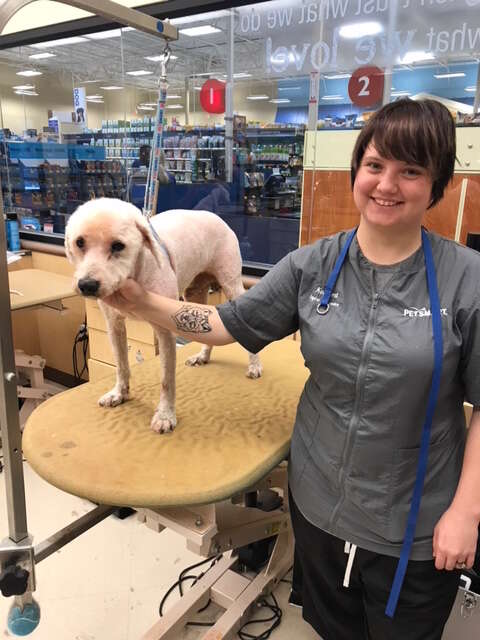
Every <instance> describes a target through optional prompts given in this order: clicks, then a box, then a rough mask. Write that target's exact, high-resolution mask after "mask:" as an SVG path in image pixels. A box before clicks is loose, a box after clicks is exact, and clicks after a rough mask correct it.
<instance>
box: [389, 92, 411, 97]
mask: <svg viewBox="0 0 480 640" xmlns="http://www.w3.org/2000/svg"><path fill="white" fill-rule="evenodd" d="M390 95H391V96H394V97H396V98H398V97H399V96H411V95H412V94H411V92H410V91H392V92H391V93H390Z"/></svg>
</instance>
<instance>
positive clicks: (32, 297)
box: [8, 269, 77, 311]
mask: <svg viewBox="0 0 480 640" xmlns="http://www.w3.org/2000/svg"><path fill="white" fill-rule="evenodd" d="M8 283H9V288H10V307H11V309H12V310H13V311H16V310H17V309H25V308H27V307H34V306H37V305H40V304H47V303H49V302H54V301H55V300H62V299H63V298H71V297H73V296H76V295H77V293H76V292H75V291H74V289H73V278H71V277H70V276H62V275H60V274H58V273H51V272H50V271H42V269H20V270H19V271H9V273H8Z"/></svg>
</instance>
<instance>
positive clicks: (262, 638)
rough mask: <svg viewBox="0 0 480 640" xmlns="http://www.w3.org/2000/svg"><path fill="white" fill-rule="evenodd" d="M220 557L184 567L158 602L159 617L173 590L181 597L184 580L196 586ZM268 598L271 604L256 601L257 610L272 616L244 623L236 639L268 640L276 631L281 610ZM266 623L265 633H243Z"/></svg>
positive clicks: (199, 624) (196, 623) (210, 624)
mask: <svg viewBox="0 0 480 640" xmlns="http://www.w3.org/2000/svg"><path fill="white" fill-rule="evenodd" d="M222 557H223V556H222V555H218V556H212V557H210V558H207V559H206V560H202V561H201V562H197V564H193V565H191V566H189V567H186V568H185V569H184V570H183V571H182V572H181V573H180V575H179V576H178V580H177V581H176V582H175V584H173V585H172V586H171V587H170V588H169V589H168V591H167V592H166V594H165V595H164V596H163V598H162V600H161V602H160V606H159V608H158V613H159V615H160V617H163V608H164V606H165V602H166V601H167V599H168V597H169V596H170V595H171V594H172V593H173V592H174V591H175V589H176V588H177V587H178V591H179V593H180V596H181V597H182V596H183V583H184V582H185V581H186V580H192V581H193V582H192V583H191V585H190V587H193V586H194V585H195V584H197V582H198V581H199V580H201V579H202V578H203V576H204V575H205V574H206V573H207V572H208V571H210V569H211V568H212V567H213V566H214V565H215V564H216V563H217V562H218V561H219V560H220V559H221V558H222ZM209 562H210V563H211V564H210V566H209V567H208V569H206V570H205V571H203V572H202V573H200V574H199V575H193V574H190V571H193V570H194V569H197V568H198V567H201V566H203V565H205V564H208V563H209ZM270 597H271V598H272V600H273V604H272V603H270V602H268V600H267V599H266V597H262V598H260V599H259V600H258V601H257V607H258V608H267V609H270V611H271V612H272V615H271V616H269V617H268V618H258V619H256V620H249V621H248V622H246V623H245V624H244V625H243V626H242V627H241V628H240V629H239V630H238V637H239V638H240V639H241V640H268V638H270V636H271V634H272V633H273V631H274V629H276V628H277V627H278V626H279V624H280V622H281V621H282V610H281V608H280V607H279V605H278V602H277V600H276V598H275V596H274V595H273V593H271V594H270ZM210 604H211V599H209V600H208V602H207V604H206V605H205V606H204V607H202V608H201V609H199V610H198V612H197V613H202V611H205V610H206V609H207V608H208V607H209V606H210ZM266 622H272V625H271V626H270V627H269V628H268V629H265V631H263V632H262V633H260V635H253V634H250V633H248V632H247V631H245V629H246V628H247V627H249V626H250V625H254V624H265V623H266ZM214 624H215V622H200V621H192V622H187V625H188V626H191V627H213V625H214Z"/></svg>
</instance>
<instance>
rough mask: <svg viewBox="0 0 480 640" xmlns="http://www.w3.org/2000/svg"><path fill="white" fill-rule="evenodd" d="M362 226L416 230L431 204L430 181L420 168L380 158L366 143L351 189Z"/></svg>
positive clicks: (425, 172)
mask: <svg viewBox="0 0 480 640" xmlns="http://www.w3.org/2000/svg"><path fill="white" fill-rule="evenodd" d="M353 199H354V201H355V204H356V206H357V208H358V210H359V211H360V214H361V216H362V218H363V219H364V220H365V222H367V223H369V224H371V225H375V226H378V227H386V228H390V227H392V228H400V227H404V228H405V227H411V228H412V229H413V228H416V227H418V228H419V227H420V226H421V224H422V218H423V216H424V214H425V211H426V209H427V207H428V205H429V204H430V202H431V200H432V178H431V176H430V173H429V171H428V170H427V169H425V168H424V167H420V166H418V165H415V164H409V163H407V162H403V161H401V160H389V159H387V158H383V157H382V156H381V155H380V154H379V153H378V151H377V150H376V149H375V146H374V145H373V143H370V144H369V145H368V147H367V148H366V150H365V153H364V155H363V158H362V162H361V164H360V167H359V169H358V171H357V175H356V178H355V183H354V185H353Z"/></svg>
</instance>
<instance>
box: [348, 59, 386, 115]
mask: <svg viewBox="0 0 480 640" xmlns="http://www.w3.org/2000/svg"><path fill="white" fill-rule="evenodd" d="M383 82H384V75H383V71H382V69H379V68H378V67H360V68H359V69H357V70H356V71H354V72H353V74H352V76H351V78H350V80H349V82H348V95H349V96H350V100H351V101H352V102H353V104H356V105H358V106H359V107H373V105H375V104H377V103H378V102H380V101H381V99H382V96H383Z"/></svg>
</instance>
